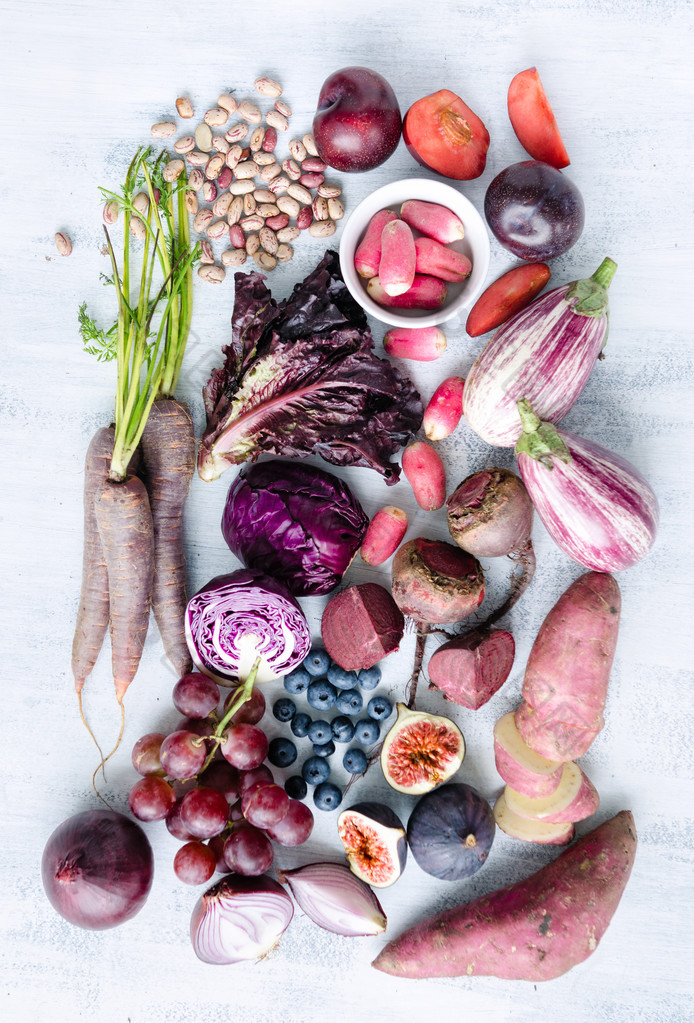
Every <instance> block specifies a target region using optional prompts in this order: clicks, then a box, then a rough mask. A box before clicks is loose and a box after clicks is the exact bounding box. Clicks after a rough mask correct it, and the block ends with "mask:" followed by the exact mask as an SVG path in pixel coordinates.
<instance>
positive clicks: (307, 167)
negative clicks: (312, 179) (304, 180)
mask: <svg viewBox="0 0 694 1023" xmlns="http://www.w3.org/2000/svg"><path fill="white" fill-rule="evenodd" d="M301 169H302V171H315V172H316V173H318V174H323V173H324V172H325V171H326V170H327V169H328V165H327V163H326V162H325V160H321V158H320V157H319V156H307V157H306V159H305V160H304V161H303V163H302V164H301Z"/></svg>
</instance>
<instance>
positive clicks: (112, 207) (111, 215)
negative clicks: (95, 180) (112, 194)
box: [102, 199, 118, 224]
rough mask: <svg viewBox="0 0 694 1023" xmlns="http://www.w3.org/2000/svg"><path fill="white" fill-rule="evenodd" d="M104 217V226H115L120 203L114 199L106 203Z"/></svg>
mask: <svg viewBox="0 0 694 1023" xmlns="http://www.w3.org/2000/svg"><path fill="white" fill-rule="evenodd" d="M102 216H103V220H104V224H115V223H116V221H117V220H118V203H117V202H115V200H113V199H111V201H110V202H107V203H105V204H104V209H103V213H102Z"/></svg>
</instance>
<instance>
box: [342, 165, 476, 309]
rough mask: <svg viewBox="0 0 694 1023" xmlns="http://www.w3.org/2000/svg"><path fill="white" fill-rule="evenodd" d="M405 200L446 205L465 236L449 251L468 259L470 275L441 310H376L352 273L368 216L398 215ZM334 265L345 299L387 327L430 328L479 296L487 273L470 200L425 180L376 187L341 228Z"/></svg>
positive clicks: (451, 287) (450, 292)
mask: <svg viewBox="0 0 694 1023" xmlns="http://www.w3.org/2000/svg"><path fill="white" fill-rule="evenodd" d="M406 199H422V200H424V201H425V202H434V203H439V204H440V205H441V206H447V207H448V209H449V210H452V211H453V212H454V213H457V215H458V216H459V217H460V219H461V220H462V222H463V224H464V226H465V237H464V238H463V239H462V240H461V241H459V242H454V243H453V245H452V248H454V249H457V250H458V251H459V252H462V253H464V254H465V255H466V256H467V257H468V259H470V261H471V262H472V272H471V274H470V276H469V277H468V278H467V280H465V281H463V282H462V283H461V284H449V285H448V295H447V298H446V301H445V303H444V305H443V306H442V307H441V308H440V309H436V310H433V311H432V310H427V309H392V308H386V307H385V306H382V305H379V304H378V302H374V300H373V299H372V298H371V297H370V295H369V294H368V293H367V291H366V284H367V282H366V280H365V279H364V278H363V277H360V276H359V274H358V273H357V271H356V270H355V268H354V253H355V251H356V248H357V245H358V244H359V242H360V241H361V239H362V237H363V235H364V232H365V231H366V228H367V226H368V224H369V221H370V220H371V218H372V217H373V215H374V214H375V213H378V211H379V210H382V209H385V208H386V207H390V208H391V209H393V210H394V211H395V212H396V213H399V210H400V206H401V205H402V203H403V202H405V200H406ZM340 266H341V268H342V276H343V277H344V279H345V283H346V285H347V287H348V288H349V290H350V292H351V294H352V295H353V296H354V298H355V299H356V301H357V302H358V303H359V304H360V305H361V306H362V307H363V309H364V310H365V311H366V312H367V313H369V315H371V316H375V317H376V319H377V320H381V321H382V322H383V323H387V324H388V325H389V326H391V327H435V326H437V325H438V324H441V323H445V322H446V321H448V320H451V319H453V318H454V317H455V316H458V315H460V313H461V312H462V310H464V309H465V308H467V307H469V306H471V305H472V303H473V302H474V301H475V299H476V298H477V297H478V295H479V294H480V292H481V291H482V288H483V287H484V283H485V280H486V278H487V273H488V271H489V234H488V233H487V228H486V225H485V223H484V220H483V219H482V217H481V216H480V214H479V213H478V212H477V210H476V209H475V207H474V206H473V205H472V203H471V202H470V200H469V199H466V198H465V196H464V195H461V193H460V192H458V191H457V190H456V189H455V188H453V187H452V186H451V185H447V184H445V183H444V182H443V181H430V180H429V179H428V178H404V179H402V180H401V181H393V182H391V184H389V185H384V186H383V187H382V188H378V189H377V190H376V191H375V192H372V193H371V195H369V196H367V198H366V199H364V200H363V201H362V202H360V203H359V205H358V206H357V207H355V209H354V210H353V211H352V213H351V214H350V216H349V217H348V219H347V220H346V221H345V224H344V226H343V228H342V239H341V241H340Z"/></svg>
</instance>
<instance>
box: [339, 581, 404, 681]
mask: <svg viewBox="0 0 694 1023" xmlns="http://www.w3.org/2000/svg"><path fill="white" fill-rule="evenodd" d="M404 629H405V619H404V618H403V615H402V612H401V611H400V609H399V608H398V606H397V604H396V603H395V601H394V600H393V598H392V597H391V595H390V594H389V593H388V591H387V590H386V589H385V588H384V587H383V586H379V585H378V583H360V584H359V585H358V586H348V587H347V589H346V590H342V591H341V592H340V593H338V594H337V595H336V596H334V597H333V598H332V600H331V601H330V602H329V603H328V606H327V607H326V609H325V611H324V612H323V619H322V621H321V635H322V637H323V643H324V644H325V649H326V650H327V651H328V654H329V655H330V657H332V659H333V661H335V662H336V664H339V665H340V667H341V668H344V669H345V671H357V670H359V669H361V668H372V667H373V665H374V664H376V663H377V662H378V661H380V660H381V659H382V658H383V657H385V656H386V654H389V653H391V652H392V651H393V650H397V648H398V645H399V643H400V640H401V639H402V635H403V632H404Z"/></svg>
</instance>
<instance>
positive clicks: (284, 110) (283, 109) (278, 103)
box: [275, 99, 292, 117]
mask: <svg viewBox="0 0 694 1023" xmlns="http://www.w3.org/2000/svg"><path fill="white" fill-rule="evenodd" d="M275 110H277V111H278V112H279V113H280V114H282V116H283V117H291V116H292V108H291V107H290V106H289V104H288V103H285V102H284V100H282V99H278V100H275Z"/></svg>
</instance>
